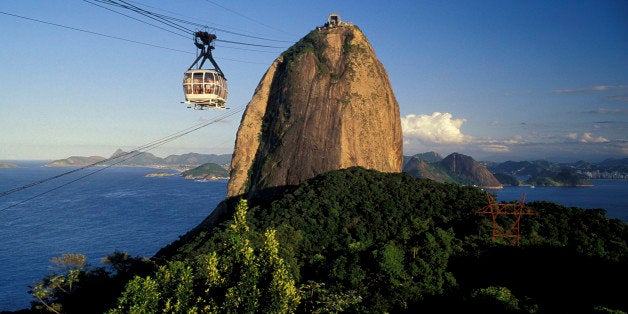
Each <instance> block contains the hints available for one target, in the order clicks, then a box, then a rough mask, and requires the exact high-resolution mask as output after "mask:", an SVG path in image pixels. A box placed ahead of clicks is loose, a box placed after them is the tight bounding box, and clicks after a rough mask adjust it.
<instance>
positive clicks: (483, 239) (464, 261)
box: [48, 168, 628, 313]
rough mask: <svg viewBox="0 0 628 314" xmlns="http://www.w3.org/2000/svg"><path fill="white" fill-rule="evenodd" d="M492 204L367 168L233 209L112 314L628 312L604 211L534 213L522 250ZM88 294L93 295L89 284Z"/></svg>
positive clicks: (620, 230) (133, 289) (189, 238)
mask: <svg viewBox="0 0 628 314" xmlns="http://www.w3.org/2000/svg"><path fill="white" fill-rule="evenodd" d="M238 203H239V206H238V208H239V209H238V210H237V211H236V210H235V208H236V205H237V204H238ZM486 203H487V198H486V195H485V193H484V191H482V190H480V189H477V188H473V187H463V186H458V185H454V184H443V183H436V182H434V181H431V180H428V179H414V178H412V177H411V176H409V175H407V174H387V173H380V172H376V171H371V170H365V169H362V168H350V169H345V170H339V171H333V172H329V173H326V174H323V175H320V176H317V177H315V178H313V179H311V180H308V181H306V182H304V183H303V184H301V185H299V186H296V187H287V188H283V189H281V191H278V190H273V191H263V192H262V193H261V194H259V197H258V198H257V199H251V200H249V202H248V204H247V203H246V202H240V200H238V199H235V198H234V199H228V200H226V201H225V202H223V204H222V205H221V206H222V210H221V211H220V212H219V211H218V210H217V211H216V213H215V215H214V216H212V217H210V219H209V220H208V222H209V221H212V222H213V223H208V222H206V223H205V224H203V225H202V226H200V227H198V228H196V229H195V230H194V231H193V232H191V233H190V234H188V235H186V236H184V237H182V238H181V240H180V241H178V242H176V243H173V244H172V245H171V246H169V247H167V248H164V250H162V251H161V252H160V253H159V254H158V256H157V257H155V258H154V259H153V261H154V262H156V263H157V264H158V265H161V266H160V267H159V268H158V270H157V271H156V272H154V274H153V275H150V276H148V277H147V276H146V275H145V274H144V275H142V276H141V277H135V279H133V280H132V281H130V282H129V283H128V284H127V286H126V288H125V289H124V291H123V292H121V291H118V292H116V291H108V294H107V295H115V296H117V301H116V299H115V298H113V299H108V300H107V302H109V305H108V307H109V308H112V307H114V308H116V310H115V311H114V312H125V311H130V310H131V309H136V310H137V309H145V310H146V309H148V310H150V311H155V312H163V311H175V312H176V311H191V312H203V311H205V310H207V311H209V310H213V311H216V312H228V311H235V312H259V313H267V312H276V313H280V312H282V313H286V312H293V311H296V312H303V313H312V312H318V313H322V312H343V311H346V312H354V313H382V312H389V313H400V312H417V311H424V312H431V313H434V312H442V313H450V312H474V313H475V312H484V313H592V312H600V313H604V312H608V310H609V309H610V310H621V311H627V310H628V306H627V304H626V300H625V295H626V288H625V287H624V284H625V282H626V279H628V278H627V274H628V271H627V270H626V268H625V265H626V261H627V259H626V256H627V253H628V249H627V246H626V239H628V231H627V229H626V224H625V223H623V222H621V221H619V220H617V219H608V218H606V217H605V216H604V211H603V210H584V209H578V208H567V207H564V206H561V205H557V204H553V203H547V202H534V203H530V204H526V206H527V207H528V209H530V210H531V211H534V212H536V213H537V214H538V215H536V216H525V217H524V218H523V220H522V223H521V237H522V238H521V246H520V247H516V246H512V245H510V244H509V243H507V242H506V241H503V240H500V239H497V240H493V239H491V236H490V235H491V227H492V225H491V218H490V217H489V216H487V215H478V214H476V211H477V210H479V209H480V208H482V207H483V206H485V205H486ZM219 207H220V206H219ZM221 213H222V215H221ZM500 223H501V224H503V225H508V224H510V223H512V220H508V219H506V220H504V221H500ZM124 274H125V276H127V277H129V276H128V272H126V273H124ZM101 275H102V274H101ZM110 276H111V277H113V278H115V276H113V275H110ZM108 280H109V279H108ZM105 282H106V281H105ZM74 287H75V288H74V289H77V290H81V289H80V288H76V287H80V284H75V286H74ZM617 287H618V288H617ZM82 300H83V301H82V302H87V301H85V299H82ZM48 301H49V302H52V301H54V298H53V299H50V300H48ZM100 302H103V301H100ZM87 304H89V302H87ZM92 304H93V303H92ZM147 307H149V308H147Z"/></svg>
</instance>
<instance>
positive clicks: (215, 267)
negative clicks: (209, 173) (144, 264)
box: [110, 200, 301, 313]
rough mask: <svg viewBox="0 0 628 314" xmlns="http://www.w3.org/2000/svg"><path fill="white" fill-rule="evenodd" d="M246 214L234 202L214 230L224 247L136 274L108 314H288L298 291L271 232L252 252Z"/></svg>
mask: <svg viewBox="0 0 628 314" xmlns="http://www.w3.org/2000/svg"><path fill="white" fill-rule="evenodd" d="M247 211H248V205H247V202H246V200H242V201H240V203H239V204H238V206H237V208H236V211H235V213H234V216H233V222H232V223H231V224H229V225H228V226H227V228H226V229H225V230H223V231H217V232H218V233H219V234H218V235H217V236H218V237H220V238H222V239H224V240H225V244H226V245H225V246H224V247H222V248H220V249H218V250H216V251H213V252H210V253H208V254H203V255H201V256H199V257H197V258H196V259H195V260H184V261H171V262H169V263H167V264H166V265H164V266H161V267H159V269H158V270H157V272H156V273H155V275H154V276H148V277H145V278H142V277H139V276H136V277H135V278H134V279H133V280H131V281H130V282H129V283H128V284H127V287H126V289H125V291H124V293H123V294H122V295H121V296H120V298H119V299H118V304H117V306H116V308H114V309H112V310H111V311H110V313H154V312H165V313H197V312H246V313H254V312H263V313H291V312H294V311H295V309H296V308H297V307H298V305H299V302H300V300H301V292H300V291H299V290H298V289H297V288H296V285H295V280H294V278H293V277H292V275H291V274H290V272H289V271H288V270H287V268H286V266H285V262H284V261H283V259H282V258H281V257H280V256H279V242H278V241H277V239H276V237H275V234H276V232H275V230H273V229H269V230H267V231H266V232H265V233H264V235H263V244H262V245H261V248H256V247H255V246H254V244H253V241H252V239H253V238H255V237H256V236H257V234H256V233H255V232H252V231H251V230H250V227H249V226H248V224H247V221H246V215H247Z"/></svg>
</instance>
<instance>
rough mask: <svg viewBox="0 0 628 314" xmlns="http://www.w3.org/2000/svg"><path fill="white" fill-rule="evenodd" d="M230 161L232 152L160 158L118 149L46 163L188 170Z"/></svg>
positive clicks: (47, 165)
mask: <svg viewBox="0 0 628 314" xmlns="http://www.w3.org/2000/svg"><path fill="white" fill-rule="evenodd" d="M230 162H231V154H223V155H216V154H198V153H188V154H183V155H170V156H168V157H166V158H160V157H157V156H155V155H153V154H151V153H147V152H137V151H132V152H125V151H123V150H121V149H118V150H116V151H115V152H114V153H113V154H112V155H111V157H109V158H105V157H100V156H91V157H80V156H72V157H69V158H66V159H59V160H55V161H52V162H50V163H48V164H46V167H84V166H89V165H93V164H96V163H97V164H98V165H101V166H109V165H116V166H135V167H153V168H171V169H177V170H188V169H191V168H194V167H198V166H200V165H202V164H206V163H215V164H218V165H221V166H222V167H225V168H227V167H228V165H229V163H230Z"/></svg>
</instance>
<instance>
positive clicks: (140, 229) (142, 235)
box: [0, 161, 628, 311]
mask: <svg viewBox="0 0 628 314" xmlns="http://www.w3.org/2000/svg"><path fill="white" fill-rule="evenodd" d="M14 163H17V164H18V165H19V166H20V167H19V168H13V169H0V193H1V192H4V191H8V190H11V189H13V188H16V187H21V186H24V185H26V184H30V183H32V182H37V181H39V180H42V179H45V178H50V177H52V176H55V175H58V174H62V173H65V172H67V171H69V170H72V168H48V167H43V165H44V164H45V163H44V162H21V161H18V162H14ZM162 171H169V170H156V169H151V168H141V167H110V168H102V167H92V168H88V169H84V170H81V171H77V172H76V173H73V174H71V175H67V176H63V177H61V178H59V179H55V180H51V181H49V182H45V183H42V184H38V185H36V186H34V187H31V188H28V189H24V190H22V191H19V192H16V193H12V194H10V195H8V196H6V197H2V198H0V311H3V310H7V311H14V310H18V309H23V308H27V307H29V302H30V301H32V300H33V299H32V298H31V296H30V295H29V294H28V290H29V286H33V285H34V283H35V282H36V281H38V280H40V279H42V278H43V277H44V276H45V275H46V274H48V273H49V272H50V269H49V266H50V265H51V264H50V260H51V259H52V258H53V257H56V256H60V255H62V254H64V253H81V254H84V255H86V256H87V258H88V263H90V264H91V265H92V266H103V264H102V262H101V259H102V258H104V257H106V256H107V255H108V254H109V253H112V252H113V251H116V250H117V251H122V252H127V253H129V254H131V255H132V256H146V257H151V256H153V255H154V254H155V253H156V252H157V251H158V250H159V249H160V248H162V247H164V246H165V245H167V244H169V243H171V242H173V241H175V240H177V239H178V237H179V236H180V235H183V234H185V233H186V232H187V231H189V230H190V229H192V228H193V227H195V226H196V225H198V224H199V223H200V222H201V221H202V220H203V219H204V218H205V217H207V216H208V215H209V214H210V213H211V211H212V210H213V209H214V208H215V207H216V205H217V204H218V203H219V202H220V201H221V200H222V199H223V198H224V197H225V195H226V190H227V188H226V186H227V181H208V182H198V181H195V180H186V179H184V178H182V177H180V176H178V175H173V176H167V177H146V175H147V174H149V173H155V172H162ZM592 182H593V184H594V186H592V187H576V188H556V187H536V188H534V189H533V188H530V187H528V186H524V187H505V188H503V189H501V190H493V191H491V192H492V193H494V194H496V196H497V200H498V201H499V202H501V201H514V200H518V199H519V198H520V197H521V196H522V195H523V194H524V193H525V195H526V202H530V201H534V200H547V201H552V202H556V203H559V204H563V205H565V206H576V207H582V208H604V209H606V210H607V216H608V217H610V218H619V219H621V220H623V221H628V199H627V198H626V197H625V196H626V195H628V181H625V180H624V181H622V180H592ZM12 205H15V206H13V207H10V208H8V207H9V206H12Z"/></svg>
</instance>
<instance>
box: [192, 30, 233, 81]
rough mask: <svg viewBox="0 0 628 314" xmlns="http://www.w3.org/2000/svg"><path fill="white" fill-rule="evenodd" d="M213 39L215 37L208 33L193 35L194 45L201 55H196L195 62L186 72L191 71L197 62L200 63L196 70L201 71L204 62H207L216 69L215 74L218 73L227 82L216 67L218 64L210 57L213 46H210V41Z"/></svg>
mask: <svg viewBox="0 0 628 314" xmlns="http://www.w3.org/2000/svg"><path fill="white" fill-rule="evenodd" d="M214 39H216V35H214V34H210V33H208V32H196V33H194V45H196V47H197V48H198V49H200V51H201V53H200V54H199V55H198V57H197V58H196V60H194V63H192V65H190V67H189V68H188V71H189V70H191V69H192V68H193V67H194V66H195V65H196V64H197V63H198V62H199V61H201V63H200V64H199V66H198V68H199V69H201V68H202V67H203V65H204V64H205V61H207V60H209V62H211V64H212V65H213V66H214V69H216V72H218V74H220V76H222V78H224V79H225V80H227V78H226V77H225V75H224V73H222V70H221V69H220V67H219V66H218V63H216V60H214V57H213V56H212V50H213V49H214V46H212V41H213V40H214Z"/></svg>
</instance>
